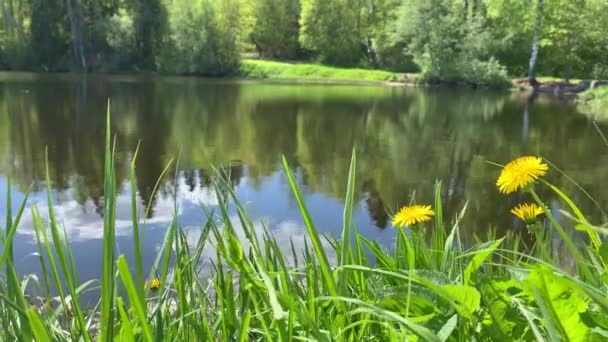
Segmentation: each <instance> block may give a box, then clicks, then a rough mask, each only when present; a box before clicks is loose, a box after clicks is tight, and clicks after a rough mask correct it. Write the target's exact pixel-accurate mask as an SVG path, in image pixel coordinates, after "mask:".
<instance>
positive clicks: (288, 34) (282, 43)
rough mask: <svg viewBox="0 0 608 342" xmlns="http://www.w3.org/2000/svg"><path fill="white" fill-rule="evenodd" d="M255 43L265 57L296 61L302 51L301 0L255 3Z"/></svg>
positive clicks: (266, 0) (252, 38)
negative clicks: (300, 41)
mask: <svg viewBox="0 0 608 342" xmlns="http://www.w3.org/2000/svg"><path fill="white" fill-rule="evenodd" d="M252 7H253V8H252V12H253V17H254V20H255V24H254V28H253V31H252V32H251V40H252V42H253V44H254V45H255V47H256V49H257V50H258V52H259V54H260V55H261V56H263V57H270V58H287V59H293V58H296V57H297V55H298V53H299V51H300V44H299V42H298V37H299V31H300V23H299V20H300V1H299V0H255V1H252Z"/></svg>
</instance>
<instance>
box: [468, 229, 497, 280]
mask: <svg viewBox="0 0 608 342" xmlns="http://www.w3.org/2000/svg"><path fill="white" fill-rule="evenodd" d="M503 240H504V238H502V239H500V240H497V241H494V242H493V243H491V244H490V246H488V247H487V248H484V249H481V250H478V251H475V256H474V257H473V258H472V259H471V261H470V262H469V264H468V265H467V268H466V269H465V271H464V283H465V284H467V285H468V284H469V283H470V281H471V277H472V276H473V275H474V273H475V272H477V270H478V269H479V268H480V267H481V265H482V264H483V263H484V261H486V259H487V258H488V257H489V256H490V255H492V253H493V252H494V250H496V248H498V246H500V244H501V243H502V241H503Z"/></svg>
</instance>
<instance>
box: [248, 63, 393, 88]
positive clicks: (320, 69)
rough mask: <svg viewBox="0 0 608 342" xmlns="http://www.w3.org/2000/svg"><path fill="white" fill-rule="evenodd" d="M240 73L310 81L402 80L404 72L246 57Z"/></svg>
mask: <svg viewBox="0 0 608 342" xmlns="http://www.w3.org/2000/svg"><path fill="white" fill-rule="evenodd" d="M239 75H240V76H242V77H246V78H255V79H284V80H308V81H329V82H333V81H338V82H339V81H349V82H352V81H356V82H402V81H403V80H404V74H403V73H395V72H390V71H383V70H369V69H344V68H335V67H330V66H324V65H319V64H304V63H286V62H275V61H264V60H255V59H244V60H243V61H242V62H241V69H240V72H239Z"/></svg>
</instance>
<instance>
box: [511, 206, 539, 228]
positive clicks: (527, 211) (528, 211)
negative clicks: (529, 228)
mask: <svg viewBox="0 0 608 342" xmlns="http://www.w3.org/2000/svg"><path fill="white" fill-rule="evenodd" d="M544 212H545V210H544V209H543V208H541V207H540V206H539V205H538V204H536V203H523V204H520V205H518V206H517V207H515V208H513V209H511V213H513V215H515V216H517V217H519V218H520V219H522V220H523V221H524V222H526V223H532V222H534V221H536V217H537V216H538V215H541V214H542V213H544Z"/></svg>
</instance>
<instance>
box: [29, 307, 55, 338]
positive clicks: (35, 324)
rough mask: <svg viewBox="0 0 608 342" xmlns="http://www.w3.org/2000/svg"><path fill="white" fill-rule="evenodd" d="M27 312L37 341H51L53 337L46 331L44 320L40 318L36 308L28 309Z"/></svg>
mask: <svg viewBox="0 0 608 342" xmlns="http://www.w3.org/2000/svg"><path fill="white" fill-rule="evenodd" d="M26 313H27V317H28V319H29V321H30V325H31V328H32V332H33V333H34V338H35V339H36V342H51V337H50V336H49V333H48V332H47V331H46V328H45V327H44V324H42V320H40V315H39V314H38V312H36V310H34V309H27V311H26Z"/></svg>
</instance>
